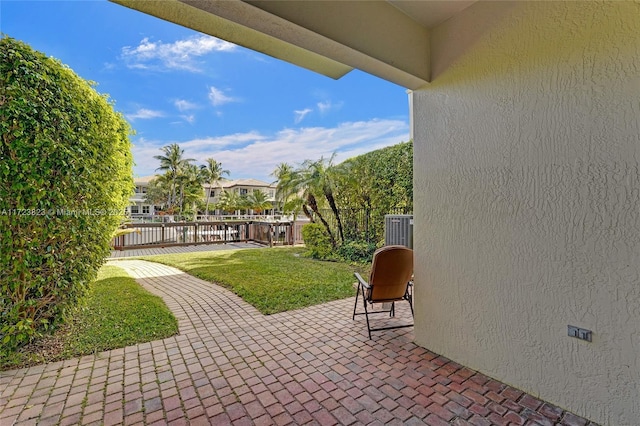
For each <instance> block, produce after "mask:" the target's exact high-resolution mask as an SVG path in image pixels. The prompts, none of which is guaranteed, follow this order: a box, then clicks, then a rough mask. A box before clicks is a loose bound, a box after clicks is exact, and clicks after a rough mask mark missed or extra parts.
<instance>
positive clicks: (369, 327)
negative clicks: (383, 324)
mask: <svg viewBox="0 0 640 426" xmlns="http://www.w3.org/2000/svg"><path fill="white" fill-rule="evenodd" d="M362 299H363V300H364V316H365V318H366V319H367V331H368V332H369V340H371V326H370V325H369V311H368V310H367V301H366V300H365V299H364V294H363V296H362Z"/></svg>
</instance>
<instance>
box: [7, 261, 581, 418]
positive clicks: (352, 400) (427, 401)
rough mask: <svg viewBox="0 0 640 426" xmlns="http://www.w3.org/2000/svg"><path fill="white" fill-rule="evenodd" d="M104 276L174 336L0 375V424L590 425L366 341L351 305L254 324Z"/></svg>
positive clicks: (170, 287) (218, 301)
mask: <svg viewBox="0 0 640 426" xmlns="http://www.w3.org/2000/svg"><path fill="white" fill-rule="evenodd" d="M116 264H117V265H119V266H121V267H124V268H125V269H126V270H127V271H128V272H129V273H130V274H131V275H132V276H134V277H135V278H137V279H138V281H139V282H140V283H141V284H142V285H143V286H144V287H145V288H147V289H149V290H150V291H152V292H153V293H155V294H158V295H160V296H162V297H163V298H164V300H165V301H166V302H167V305H168V306H169V308H170V309H171V310H172V311H173V312H174V314H175V315H176V317H177V318H178V320H179V325H180V334H179V335H178V336H174V337H171V338H168V339H164V340H160V341H154V342H150V343H145V344H140V345H136V346H130V347H127V348H124V349H118V350H113V351H108V352H103V353H99V354H96V355H95V356H85V357H82V358H79V359H72V360H68V361H64V362H57V363H52V364H47V365H41V366H37V367H32V368H27V369H21V370H14V371H8V372H3V373H0V374H1V376H0V425H2V426H5V425H7V426H8V425H12V424H18V425H26V424H33V425H36V424H37V425H54V424H61V425H71V424H96V425H101V424H104V425H113V424H127V425H131V424H158V425H161V424H170V425H183V424H194V425H200V424H202V425H205V424H206V425H208V424H214V425H223V424H238V425H244V424H246V425H250V424H255V425H266V424H277V425H286V424H320V425H331V424H407V425H414V424H427V425H554V424H560V425H583V426H584V425H587V424H589V425H592V423H589V422H588V421H586V420H584V419H581V418H579V417H577V416H575V415H573V414H571V413H567V412H564V411H563V410H561V409H560V408H558V407H555V406H553V405H550V404H548V403H545V402H543V401H540V400H538V399H536V398H534V397H532V396H530V395H527V394H524V393H523V392H521V391H519V390H517V389H514V388H512V387H509V386H506V385H504V384H502V383H500V382H498V381H495V380H492V379H490V378H488V377H486V376H484V375H482V374H478V373H476V372H474V371H472V370H469V369H467V368H465V367H463V366H461V365H458V364H456V363H454V362H451V361H450V360H448V359H446V358H444V357H441V356H438V355H436V354H434V353H431V352H429V351H428V350H426V349H423V348H421V347H418V346H416V345H415V344H413V343H412V337H413V328H408V329H406V328H405V329H399V330H392V331H384V332H377V333H375V334H374V340H369V339H368V338H367V333H366V328H365V325H364V323H363V321H364V318H362V317H360V318H357V319H356V321H352V320H351V312H352V309H353V298H351V299H346V300H340V301H335V302H331V303H327V304H324V305H320V306H314V307H310V308H306V309H301V310H298V311H293V312H287V313H281V314H276V315H271V316H266V317H265V316H263V315H261V314H260V313H259V312H258V311H257V310H255V309H254V308H253V307H251V306H250V305H248V304H246V303H245V302H244V301H242V300H241V299H240V298H238V297H237V296H235V295H234V294H232V293H231V292H229V291H227V290H225V289H222V288H220V287H218V286H215V285H211V284H209V283H207V282H204V281H201V280H199V279H196V278H193V277H191V276H189V275H187V274H184V273H182V272H180V271H178V270H176V269H173V268H170V267H167V266H163V265H158V264H154V263H149V262H143V261H135V260H134V261H118V262H116ZM409 315H410V314H409V313H408V309H407V308H405V307H399V309H398V316H400V317H403V318H408V317H409ZM401 319H402V318H401Z"/></svg>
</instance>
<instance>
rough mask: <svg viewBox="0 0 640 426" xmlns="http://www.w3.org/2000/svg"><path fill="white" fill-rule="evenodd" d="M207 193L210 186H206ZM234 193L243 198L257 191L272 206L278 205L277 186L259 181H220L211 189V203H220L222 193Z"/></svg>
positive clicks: (218, 212)
mask: <svg viewBox="0 0 640 426" xmlns="http://www.w3.org/2000/svg"><path fill="white" fill-rule="evenodd" d="M205 188H206V189H205V193H206V192H207V191H208V190H209V187H208V185H205ZM224 191H226V192H233V193H236V194H238V195H239V196H241V197H248V196H249V195H251V194H252V193H253V192H255V191H260V192H263V193H264V194H265V195H266V198H267V201H269V202H271V203H272V205H275V203H276V185H275V184H273V183H267V182H263V181H261V180H258V179H234V180H227V179H224V180H220V181H218V182H216V183H214V184H213V185H212V187H211V193H210V194H209V203H210V204H212V205H215V204H217V203H219V202H220V200H221V196H222V193H223V192H224ZM221 213H222V212H221V211H220V210H216V212H215V214H221Z"/></svg>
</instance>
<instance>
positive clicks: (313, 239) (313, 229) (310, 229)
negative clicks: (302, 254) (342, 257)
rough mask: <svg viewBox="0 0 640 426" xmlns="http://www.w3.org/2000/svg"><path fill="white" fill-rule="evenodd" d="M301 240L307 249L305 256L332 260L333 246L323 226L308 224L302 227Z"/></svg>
mask: <svg viewBox="0 0 640 426" xmlns="http://www.w3.org/2000/svg"><path fill="white" fill-rule="evenodd" d="M302 239H303V240H304V245H305V246H306V247H307V253H306V255H307V256H309V257H312V258H314V259H321V260H330V259H334V258H335V255H334V254H333V245H332V244H331V239H330V238H329V235H328V234H327V231H326V230H325V228H324V226H322V225H320V224H317V223H308V224H306V225H304V226H303V227H302Z"/></svg>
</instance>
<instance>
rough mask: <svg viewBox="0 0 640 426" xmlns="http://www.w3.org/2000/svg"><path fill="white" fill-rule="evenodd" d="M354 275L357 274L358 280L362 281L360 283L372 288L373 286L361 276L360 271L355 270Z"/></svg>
mask: <svg viewBox="0 0 640 426" xmlns="http://www.w3.org/2000/svg"><path fill="white" fill-rule="evenodd" d="M353 275H355V276H356V278H357V279H358V281H359V282H360V284H362V286H363V287H364V288H366V289H370V288H371V286H370V285H369V284H368V283H367V282H366V281H365V280H364V279H363V278H362V277H361V276H360V274H359V273H357V272H354V273H353Z"/></svg>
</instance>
